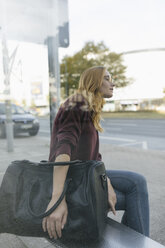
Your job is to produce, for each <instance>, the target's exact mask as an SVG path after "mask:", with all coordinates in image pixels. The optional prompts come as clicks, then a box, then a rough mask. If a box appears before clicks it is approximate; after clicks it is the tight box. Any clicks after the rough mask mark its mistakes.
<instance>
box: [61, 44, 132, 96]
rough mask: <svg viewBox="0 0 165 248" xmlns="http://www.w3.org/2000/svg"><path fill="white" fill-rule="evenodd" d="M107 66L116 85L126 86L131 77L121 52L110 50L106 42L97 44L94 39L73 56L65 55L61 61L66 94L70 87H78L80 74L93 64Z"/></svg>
mask: <svg viewBox="0 0 165 248" xmlns="http://www.w3.org/2000/svg"><path fill="white" fill-rule="evenodd" d="M97 65H103V66H106V68H107V69H108V71H109V72H110V73H111V75H112V78H113V79H114V80H115V84H116V87H125V86H127V85H128V84H130V83H131V79H129V78H127V77H126V76H125V72H126V66H125V65H123V59H122V55H121V54H117V53H115V52H110V50H109V48H108V47H106V45H105V44H104V42H99V43H98V44H95V43H94V42H92V41H89V42H87V43H85V45H84V47H83V48H82V49H81V50H80V51H79V52H77V53H75V54H74V55H73V56H65V57H64V58H63V60H62V63H61V86H62V87H64V88H65V92H66V96H68V95H69V89H77V87H78V82H79V78H80V74H81V73H82V72H83V71H84V70H85V69H87V68H88V67H91V66H97Z"/></svg>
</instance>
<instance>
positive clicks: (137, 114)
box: [101, 111, 165, 119]
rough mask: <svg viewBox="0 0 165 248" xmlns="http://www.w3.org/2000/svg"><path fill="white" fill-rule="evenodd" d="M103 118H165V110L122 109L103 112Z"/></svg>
mask: <svg viewBox="0 0 165 248" xmlns="http://www.w3.org/2000/svg"><path fill="white" fill-rule="evenodd" d="M101 116H102V117H103V118H132V119H165V112H157V111H120V112H102V114H101Z"/></svg>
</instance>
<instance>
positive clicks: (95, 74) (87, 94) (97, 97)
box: [78, 66, 106, 132]
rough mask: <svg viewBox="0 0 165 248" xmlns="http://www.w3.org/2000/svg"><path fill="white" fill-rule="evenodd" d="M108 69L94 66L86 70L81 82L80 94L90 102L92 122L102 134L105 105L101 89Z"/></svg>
mask: <svg viewBox="0 0 165 248" xmlns="http://www.w3.org/2000/svg"><path fill="white" fill-rule="evenodd" d="M105 71H106V67H104V66H94V67H90V68H88V69H87V70H85V71H84V72H83V73H82V74H81V76H80V80H79V87H78V93H80V94H82V95H83V96H84V98H85V99H86V100H87V101H88V104H89V110H90V111H91V114H92V121H93V124H94V126H95V128H96V130H98V131H100V132H102V131H103V129H102V127H101V125H100V120H101V110H102V107H103V105H104V103H105V100H104V98H103V97H102V95H101V93H100V92H99V89H100V87H101V85H102V81H103V77H104V73H105Z"/></svg>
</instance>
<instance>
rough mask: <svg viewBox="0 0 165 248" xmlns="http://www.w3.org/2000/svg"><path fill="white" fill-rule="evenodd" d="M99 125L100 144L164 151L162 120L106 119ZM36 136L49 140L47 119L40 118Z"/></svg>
mask: <svg viewBox="0 0 165 248" xmlns="http://www.w3.org/2000/svg"><path fill="white" fill-rule="evenodd" d="M101 124H102V127H103V128H104V132H103V133H101V134H100V142H101V143H108V144H112V145H117V146H129V147H136V148H141V149H144V150H161V151H165V120H164V119H115V118H113V119H112V118H109V119H108V118H106V119H104V121H102V122H101ZM38 135H40V136H42V137H48V138H50V128H49V118H48V117H42V118H40V131H39V134H38Z"/></svg>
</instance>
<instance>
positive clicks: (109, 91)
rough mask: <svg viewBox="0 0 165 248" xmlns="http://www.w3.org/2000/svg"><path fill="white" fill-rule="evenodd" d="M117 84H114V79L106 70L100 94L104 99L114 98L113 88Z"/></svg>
mask: <svg viewBox="0 0 165 248" xmlns="http://www.w3.org/2000/svg"><path fill="white" fill-rule="evenodd" d="M114 86H115V84H114V83H113V82H112V77H111V75H110V74H109V72H108V71H107V70H106V71H105V73H104V78H103V81H102V85H101V87H100V90H99V91H100V93H101V94H102V96H103V97H104V98H110V97H112V96H113V88H114Z"/></svg>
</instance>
